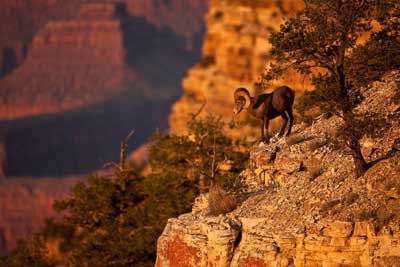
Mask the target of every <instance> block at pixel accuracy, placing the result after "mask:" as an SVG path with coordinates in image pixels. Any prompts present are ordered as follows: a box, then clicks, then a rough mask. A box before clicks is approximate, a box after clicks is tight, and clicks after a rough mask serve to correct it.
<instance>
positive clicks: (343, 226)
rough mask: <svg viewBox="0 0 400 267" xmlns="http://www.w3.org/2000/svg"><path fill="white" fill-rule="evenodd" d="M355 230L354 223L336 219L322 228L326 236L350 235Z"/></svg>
mask: <svg viewBox="0 0 400 267" xmlns="http://www.w3.org/2000/svg"><path fill="white" fill-rule="evenodd" d="M352 231H353V223H351V222H341V221H336V222H333V223H330V224H329V225H328V226H327V227H326V228H324V229H323V230H322V232H323V235H324V236H331V237H349V236H350V235H351V233H352Z"/></svg>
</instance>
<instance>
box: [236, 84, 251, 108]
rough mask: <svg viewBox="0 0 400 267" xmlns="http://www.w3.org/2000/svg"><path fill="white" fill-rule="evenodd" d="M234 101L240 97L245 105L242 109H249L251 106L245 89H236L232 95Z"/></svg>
mask: <svg viewBox="0 0 400 267" xmlns="http://www.w3.org/2000/svg"><path fill="white" fill-rule="evenodd" d="M234 97H235V101H236V100H238V99H239V98H240V97H243V98H244V100H245V104H244V107H243V108H249V107H250V104H251V98H250V94H249V91H247V89H246V88H238V89H236V91H235V93H234Z"/></svg>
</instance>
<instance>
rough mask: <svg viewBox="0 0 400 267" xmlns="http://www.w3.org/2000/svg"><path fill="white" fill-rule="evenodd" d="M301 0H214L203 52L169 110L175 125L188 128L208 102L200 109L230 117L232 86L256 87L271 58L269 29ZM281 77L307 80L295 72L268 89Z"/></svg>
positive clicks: (300, 85) (299, 83)
mask: <svg viewBox="0 0 400 267" xmlns="http://www.w3.org/2000/svg"><path fill="white" fill-rule="evenodd" d="M300 5H301V3H299V1H273V0H269V1H244V0H235V1H234V0H224V1H220V0H215V1H211V4H210V8H209V10H208V13H207V15H206V27H207V31H206V34H205V37H204V44H203V58H202V60H201V62H199V63H198V64H197V65H195V66H194V67H193V68H191V69H190V70H189V71H188V73H187V75H186V77H185V78H184V80H183V82H182V86H183V89H184V95H183V96H182V97H181V98H180V99H179V101H178V102H176V103H175V104H174V106H173V110H172V112H171V114H170V126H171V130H172V131H174V132H184V131H185V125H186V122H187V120H188V118H190V114H191V113H196V112H197V111H198V110H199V109H200V107H201V106H202V105H203V104H206V105H205V107H204V110H203V111H204V112H203V113H202V115H204V116H205V115H206V114H207V113H212V114H218V115H221V116H223V118H224V119H225V120H227V121H229V120H232V108H233V107H232V106H233V105H232V102H233V100H232V99H233V91H234V90H235V89H236V88H238V87H247V88H249V89H250V91H251V92H252V93H254V90H255V89H254V86H253V84H254V83H255V82H257V81H258V82H259V80H258V78H259V77H260V75H261V73H262V72H263V71H264V69H265V68H266V67H267V65H268V63H269V62H270V61H269V58H268V52H269V49H270V45H269V43H268V36H269V32H270V31H271V30H272V29H275V30H276V29H278V28H279V25H280V24H281V23H282V21H283V20H284V18H285V17H288V16H291V15H292V14H294V12H295V11H296V10H297V9H299V8H300V7H301V6H300ZM281 83H285V84H287V85H289V86H291V87H293V88H294V89H296V90H304V88H307V86H308V85H309V84H308V83H307V82H306V81H305V80H304V77H302V76H300V75H298V74H295V73H292V74H290V75H287V76H286V77H285V79H284V80H283V81H276V82H275V83H274V84H271V87H270V88H268V89H269V90H271V89H272V87H275V86H277V85H278V84H281ZM242 116H244V115H242ZM242 116H240V117H239V119H240V118H242ZM242 132H243V131H242ZM232 134H233V135H235V133H234V132H233V133H232ZM236 135H237V133H236Z"/></svg>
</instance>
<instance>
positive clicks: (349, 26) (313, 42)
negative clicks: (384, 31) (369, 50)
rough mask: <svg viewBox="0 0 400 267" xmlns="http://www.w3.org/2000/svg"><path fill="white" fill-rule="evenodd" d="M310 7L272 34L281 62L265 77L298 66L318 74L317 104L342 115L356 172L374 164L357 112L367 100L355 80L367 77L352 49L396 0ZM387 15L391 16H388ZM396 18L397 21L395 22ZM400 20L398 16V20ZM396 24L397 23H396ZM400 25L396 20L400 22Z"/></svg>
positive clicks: (311, 1) (331, 1)
mask: <svg viewBox="0 0 400 267" xmlns="http://www.w3.org/2000/svg"><path fill="white" fill-rule="evenodd" d="M303 2H304V8H303V9H302V10H301V11H299V12H298V13H297V14H296V16H294V17H293V18H290V19H289V20H287V21H286V22H285V23H283V24H282V25H281V27H280V30H279V31H277V32H273V33H271V36H270V38H269V41H270V43H271V44H272V49H271V56H272V59H273V60H274V61H275V63H273V64H271V66H270V69H269V71H268V72H267V73H266V74H265V75H264V78H265V79H267V80H271V79H274V78H276V77H278V76H280V75H282V74H283V73H284V72H285V71H286V70H288V69H290V68H293V69H295V70H297V71H299V72H300V73H303V74H309V75H311V76H312V81H313V84H314V85H315V91H314V92H313V93H312V94H311V96H312V97H313V98H312V100H313V101H312V102H313V104H314V105H315V104H316V105H318V106H319V107H320V108H321V109H322V110H324V111H328V112H330V113H333V114H337V115H339V116H341V117H342V118H343V120H344V127H343V129H342V131H341V137H343V140H344V142H345V143H346V145H347V146H348V147H349V148H350V151H351V155H352V157H353V159H354V163H355V174H356V175H357V176H360V175H362V174H363V173H364V172H365V171H366V170H367V168H368V164H367V163H366V161H365V159H364V157H363V155H362V153H361V146H360V142H359V140H360V138H361V136H362V134H363V133H362V131H360V129H361V128H362V127H359V126H360V125H359V123H360V122H361V120H360V118H358V117H357V115H356V114H355V112H354V111H353V110H354V108H355V107H356V105H357V104H358V103H359V102H360V100H361V94H360V90H359V88H358V87H356V86H354V84H355V82H354V81H355V79H356V78H357V77H358V78H359V77H360V76H359V75H362V74H360V73H357V72H356V71H351V68H350V67H349V66H351V63H350V62H351V60H352V51H353V50H354V48H356V47H357V45H358V44H359V41H360V38H361V36H362V35H363V34H364V35H365V34H366V33H368V32H370V31H371V30H372V29H373V27H372V25H373V24H372V22H373V20H374V19H377V18H378V17H380V20H379V22H380V23H381V24H383V25H384V24H385V22H387V20H388V19H389V18H391V17H390V16H392V15H393V14H394V12H391V11H393V10H395V9H394V7H395V5H396V2H395V1H392V0H382V1H378V0H352V1H348V0H303ZM382 14H386V15H387V14H390V15H389V18H387V17H386V18H385V17H384V16H382ZM394 21H395V20H394ZM397 22H398V20H397ZM387 24H388V25H389V24H390V27H393V23H392V24H391V23H387ZM394 24H396V22H394ZM359 62H360V61H359Z"/></svg>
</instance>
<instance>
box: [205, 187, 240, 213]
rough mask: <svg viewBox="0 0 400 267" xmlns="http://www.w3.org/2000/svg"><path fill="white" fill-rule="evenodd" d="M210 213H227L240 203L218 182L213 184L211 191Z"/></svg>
mask: <svg viewBox="0 0 400 267" xmlns="http://www.w3.org/2000/svg"><path fill="white" fill-rule="evenodd" d="M208 203H209V204H208V205H209V207H208V208H209V210H210V212H209V215H214V216H216V215H219V214H225V213H228V212H230V211H232V210H234V209H235V208H236V207H237V205H238V203H237V202H236V201H235V199H234V198H233V197H231V196H229V195H228V193H227V192H226V191H225V190H224V189H223V188H222V187H221V186H219V185H218V184H213V185H211V187H210V192H209V200H208Z"/></svg>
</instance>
